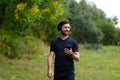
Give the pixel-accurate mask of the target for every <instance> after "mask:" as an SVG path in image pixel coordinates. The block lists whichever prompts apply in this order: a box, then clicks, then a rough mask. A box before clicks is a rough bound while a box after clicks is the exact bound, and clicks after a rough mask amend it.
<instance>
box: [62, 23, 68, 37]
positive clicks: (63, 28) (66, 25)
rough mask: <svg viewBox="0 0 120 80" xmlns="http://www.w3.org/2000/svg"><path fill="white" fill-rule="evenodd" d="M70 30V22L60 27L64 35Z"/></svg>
mask: <svg viewBox="0 0 120 80" xmlns="http://www.w3.org/2000/svg"><path fill="white" fill-rule="evenodd" d="M69 32H70V24H64V25H63V26H62V28H61V33H62V35H64V36H67V35H68V34H69Z"/></svg>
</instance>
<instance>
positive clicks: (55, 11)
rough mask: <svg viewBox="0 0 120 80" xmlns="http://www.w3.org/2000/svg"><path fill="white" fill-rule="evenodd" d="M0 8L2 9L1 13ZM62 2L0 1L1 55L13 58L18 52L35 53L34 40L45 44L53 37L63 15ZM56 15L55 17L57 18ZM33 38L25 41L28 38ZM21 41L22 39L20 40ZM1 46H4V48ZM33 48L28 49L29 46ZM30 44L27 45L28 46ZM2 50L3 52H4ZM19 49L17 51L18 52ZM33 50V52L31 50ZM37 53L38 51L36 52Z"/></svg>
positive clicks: (52, 0) (40, 0) (51, 0)
mask: <svg viewBox="0 0 120 80" xmlns="http://www.w3.org/2000/svg"><path fill="white" fill-rule="evenodd" d="M1 11H2V12H1ZM65 14H66V11H65V10H64V4H63V1H54V0H47V1H43V0H29V1H28V0H9V1H7V0H2V1H0V27H1V28H0V38H1V39H2V40H0V47H1V49H3V52H2V53H3V54H6V55H7V56H9V57H11V58H15V57H16V56H17V55H18V54H20V53H30V52H29V50H31V53H36V52H34V51H37V50H36V49H34V48H35V47H36V46H35V45H36V43H35V42H34V40H36V39H38V38H39V39H40V40H41V41H44V42H46V43H49V42H50V41H51V40H52V39H53V38H56V37H57V34H58V32H57V29H56V25H57V23H58V22H59V21H60V20H61V19H63V18H65ZM58 18H59V19H58ZM28 36H29V37H32V39H33V40H31V39H30V40H31V41H30V43H29V44H26V43H25V41H27V42H29V38H28V39H26V37H28ZM21 41H22V42H21ZM4 46H5V47H4ZM32 46H33V47H34V48H31V47H32ZM29 47H30V48H29ZM4 50H5V51H4ZM19 50H20V51H19ZM32 50H33V51H32ZM38 53H39V52H38Z"/></svg>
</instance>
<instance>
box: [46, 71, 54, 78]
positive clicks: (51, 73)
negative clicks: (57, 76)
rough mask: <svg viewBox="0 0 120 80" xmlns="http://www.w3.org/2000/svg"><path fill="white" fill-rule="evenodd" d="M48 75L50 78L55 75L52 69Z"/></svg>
mask: <svg viewBox="0 0 120 80" xmlns="http://www.w3.org/2000/svg"><path fill="white" fill-rule="evenodd" d="M47 76H48V77H49V78H52V76H53V72H52V70H48V74H47Z"/></svg>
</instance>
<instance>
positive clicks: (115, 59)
mask: <svg viewBox="0 0 120 80" xmlns="http://www.w3.org/2000/svg"><path fill="white" fill-rule="evenodd" d="M48 52H49V48H47V49H45V52H44V54H42V55H40V54H39V55H37V56H33V55H29V56H28V55H25V56H27V57H23V58H22V59H8V58H6V57H4V56H3V55H0V80H51V79H48V78H47V55H48ZM80 54H81V59H80V61H79V62H75V68H76V71H75V73H76V80H120V47H119V46H105V47H103V48H102V49H99V50H86V49H83V48H80Z"/></svg>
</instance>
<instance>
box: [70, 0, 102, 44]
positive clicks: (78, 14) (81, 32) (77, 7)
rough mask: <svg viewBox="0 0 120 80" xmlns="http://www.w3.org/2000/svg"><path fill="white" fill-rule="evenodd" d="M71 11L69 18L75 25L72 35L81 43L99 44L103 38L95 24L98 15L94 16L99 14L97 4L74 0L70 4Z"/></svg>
mask: <svg viewBox="0 0 120 80" xmlns="http://www.w3.org/2000/svg"><path fill="white" fill-rule="evenodd" d="M73 3H74V4H73ZM72 4H73V5H72ZM69 11H70V13H71V14H70V15H69V16H68V18H69V19H70V21H71V23H72V26H73V30H72V36H73V37H74V38H75V39H76V40H77V41H78V42H79V43H92V44H93V43H94V44H96V43H97V44H99V43H100V41H101V38H102V32H101V30H100V29H98V28H97V27H96V25H95V21H96V19H97V16H98V15H96V17H95V16H94V15H95V14H97V13H96V12H97V8H96V6H91V5H88V4H87V2H86V1H85V0H82V1H81V2H80V3H79V4H77V3H75V2H74V1H73V2H71V3H70V5H69ZM88 12H89V13H88ZM71 16H72V17H71ZM73 16H74V17H73ZM98 17H99V16H98Z"/></svg>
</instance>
